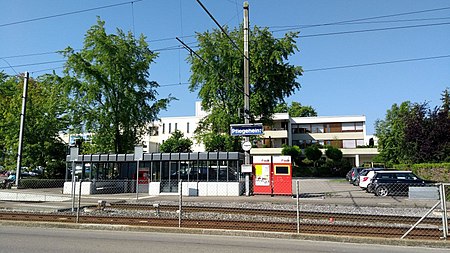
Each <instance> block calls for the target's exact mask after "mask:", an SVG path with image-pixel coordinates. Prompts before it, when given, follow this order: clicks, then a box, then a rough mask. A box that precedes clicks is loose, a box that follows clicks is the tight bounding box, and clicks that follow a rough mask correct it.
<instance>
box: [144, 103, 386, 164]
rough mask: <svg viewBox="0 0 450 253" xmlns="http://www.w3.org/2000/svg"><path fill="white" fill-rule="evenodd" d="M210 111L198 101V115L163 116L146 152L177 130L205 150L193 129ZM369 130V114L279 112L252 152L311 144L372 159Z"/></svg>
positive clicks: (356, 161)
mask: <svg viewBox="0 0 450 253" xmlns="http://www.w3.org/2000/svg"><path fill="white" fill-rule="evenodd" d="M206 115H207V113H206V112H205V111H203V110H202V108H201V106H200V102H196V110H195V116H186V117H163V118H161V120H160V121H158V122H154V123H153V124H152V126H151V127H150V128H151V131H150V132H151V134H150V135H149V136H147V137H146V138H145V139H144V140H145V145H146V146H147V147H146V149H145V151H146V152H158V151H159V145H160V144H162V143H163V142H164V141H165V140H167V139H168V138H169V137H170V135H171V133H173V132H174V131H176V130H180V131H181V132H183V134H184V136H185V137H187V138H191V139H192V140H193V142H194V146H193V151H194V152H202V151H205V150H204V146H203V145H202V144H201V143H197V142H196V141H195V140H194V139H193V137H194V131H195V129H196V127H197V124H198V122H199V121H200V119H202V118H203V117H204V116H206ZM371 137H372V136H368V135H367V133H366V117H365V116H363V115H359V116H320V117H290V116H289V114H287V113H276V114H275V115H274V116H273V124H272V125H271V126H264V134H263V135H262V136H260V137H258V138H257V139H258V140H257V141H256V142H255V147H254V148H252V149H251V151H250V153H251V154H252V155H279V154H281V150H282V147H283V145H289V146H292V145H297V146H299V147H300V148H305V147H307V146H308V145H312V144H320V145H323V146H325V145H332V146H334V147H337V148H339V149H340V150H341V151H342V153H343V155H344V157H345V158H347V159H349V160H350V162H351V163H353V164H354V165H357V166H359V165H361V164H362V163H364V162H370V161H371V160H372V158H373V157H374V156H375V155H377V154H378V152H377V149H376V148H367V147H364V146H367V145H368V144H369V139H370V138H371Z"/></svg>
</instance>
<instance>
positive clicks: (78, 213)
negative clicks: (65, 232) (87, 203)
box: [76, 178, 83, 223]
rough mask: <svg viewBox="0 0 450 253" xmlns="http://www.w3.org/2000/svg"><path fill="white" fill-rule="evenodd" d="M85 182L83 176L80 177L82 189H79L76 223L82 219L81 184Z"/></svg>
mask: <svg viewBox="0 0 450 253" xmlns="http://www.w3.org/2000/svg"><path fill="white" fill-rule="evenodd" d="M82 183H83V178H81V179H80V189H79V191H78V208H77V219H76V223H78V222H79V221H80V206H81V184H82Z"/></svg>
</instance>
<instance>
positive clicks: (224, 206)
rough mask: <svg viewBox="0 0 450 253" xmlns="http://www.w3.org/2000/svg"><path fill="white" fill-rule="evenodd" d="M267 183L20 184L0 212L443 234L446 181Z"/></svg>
mask: <svg viewBox="0 0 450 253" xmlns="http://www.w3.org/2000/svg"><path fill="white" fill-rule="evenodd" d="M262 183H264V184H267V182H262ZM253 184H254V182H253ZM272 184H273V186H270V187H269V189H268V191H267V192H260V193H259V194H256V193H255V194H254V195H252V196H249V197H247V196H243V193H244V189H243V186H244V183H243V182H239V181H238V182H189V181H181V180H180V181H175V180H166V181H161V182H158V183H157V184H155V183H154V182H149V181H148V180H139V182H136V180H97V181H96V180H91V181H80V180H77V181H73V182H72V181H65V180H47V179H22V180H20V184H19V186H18V187H17V189H15V187H13V188H12V189H8V187H5V188H4V189H0V209H1V210H0V211H1V212H2V213H6V212H15V213H16V215H17V212H25V211H26V212H27V214H28V216H29V214H30V212H31V213H32V212H38V213H39V214H40V215H41V216H42V213H43V212H44V211H45V212H46V213H48V215H56V216H55V217H57V215H60V216H64V217H66V218H67V220H68V221H70V220H71V219H72V218H73V220H71V221H73V222H79V223H109V224H127V225H138V226H162V227H164V226H165V227H189V228H201V229H233V230H256V231H279V232H289V233H308V234H334V235H347V236H365V237H367V236H369V237H389V238H406V239H416V238H420V239H440V238H446V237H447V235H448V218H447V203H448V201H449V198H450V184H434V183H427V182H421V183H419V182H416V183H410V184H400V183H395V182H390V183H386V182H384V183H383V182H382V181H381V180H380V182H375V181H373V185H370V186H369V187H370V189H369V187H365V188H361V187H360V186H359V185H358V186H354V185H353V184H349V183H348V181H346V180H345V179H335V178H333V179H325V178H299V179H294V180H292V181H284V182H282V181H277V182H275V181H274V182H272ZM269 185H270V182H269ZM253 188H254V189H255V191H256V190H258V188H257V185H253ZM156 192H157V193H158V194H155V193H156ZM37 202H45V205H44V204H42V203H39V204H37ZM44 206H45V207H48V209H45V210H43V208H44ZM52 207H53V208H52ZM5 217H6V216H3V219H6V218H5ZM54 220H61V219H60V218H54Z"/></svg>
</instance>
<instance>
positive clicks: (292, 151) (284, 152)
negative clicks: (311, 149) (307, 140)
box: [281, 145, 302, 164]
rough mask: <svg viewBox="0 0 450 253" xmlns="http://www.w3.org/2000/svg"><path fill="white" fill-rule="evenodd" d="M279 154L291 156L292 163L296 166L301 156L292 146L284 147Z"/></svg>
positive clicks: (295, 147)
mask: <svg viewBox="0 0 450 253" xmlns="http://www.w3.org/2000/svg"><path fill="white" fill-rule="evenodd" d="M281 154H282V155H289V156H291V158H292V161H294V164H298V161H299V160H300V157H301V155H302V150H301V149H300V148H299V147H298V146H296V145H294V146H287V145H285V146H284V147H283V149H282V150H281Z"/></svg>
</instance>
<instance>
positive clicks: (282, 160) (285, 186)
mask: <svg viewBox="0 0 450 253" xmlns="http://www.w3.org/2000/svg"><path fill="white" fill-rule="evenodd" d="M272 168H273V169H272V171H273V174H272V185H273V194H274V195H292V164H291V156H273V157H272Z"/></svg>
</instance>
